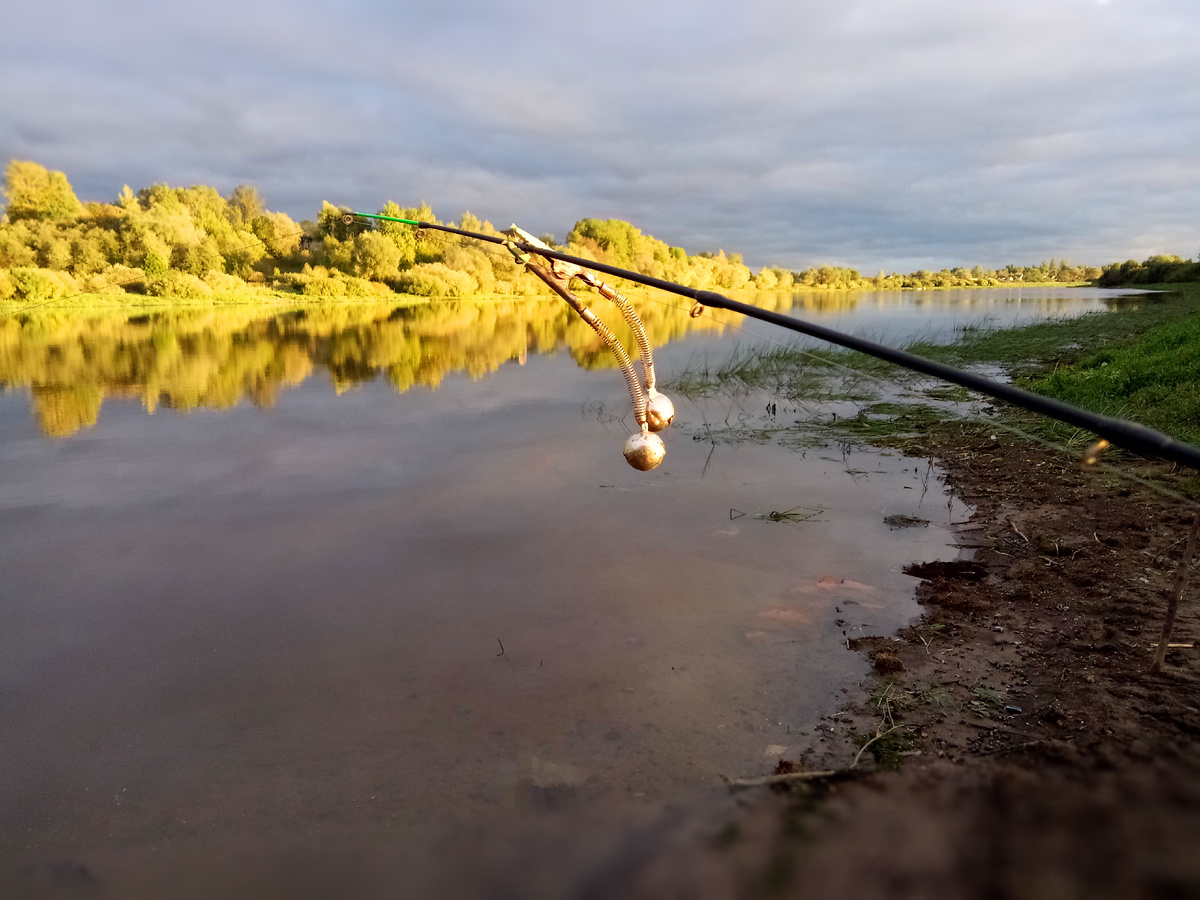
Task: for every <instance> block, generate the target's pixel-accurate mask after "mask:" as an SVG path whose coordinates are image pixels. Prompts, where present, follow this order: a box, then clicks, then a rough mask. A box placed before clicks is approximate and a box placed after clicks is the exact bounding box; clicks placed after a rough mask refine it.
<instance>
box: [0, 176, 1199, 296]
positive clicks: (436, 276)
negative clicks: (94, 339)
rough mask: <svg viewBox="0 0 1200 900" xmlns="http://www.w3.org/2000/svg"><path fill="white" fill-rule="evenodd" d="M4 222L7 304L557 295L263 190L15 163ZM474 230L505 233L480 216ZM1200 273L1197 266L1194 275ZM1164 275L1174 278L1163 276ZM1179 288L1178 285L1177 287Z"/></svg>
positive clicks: (626, 239)
mask: <svg viewBox="0 0 1200 900" xmlns="http://www.w3.org/2000/svg"><path fill="white" fill-rule="evenodd" d="M4 194H5V197H6V199H7V205H6V207H5V210H4V214H3V215H2V216H0V300H17V301H24V300H38V299H54V298H57V297H63V296H70V295H76V294H85V293H98V294H106V295H118V296H119V295H121V294H126V293H130V294H141V295H149V296H151V297H161V298H181V299H182V298H205V297H236V296H238V295H243V294H247V293H250V294H254V293H259V294H261V293H263V292H270V293H272V294H297V295H301V296H304V297H308V298H313V299H327V300H340V299H373V298H378V299H382V298H386V297H389V296H391V295H393V294H406V295H412V296H418V297H466V296H472V295H488V296H513V297H526V296H537V295H544V294H545V293H546V288H545V286H544V285H543V284H542V283H541V282H540V281H539V280H538V279H536V278H533V277H532V276H529V275H528V274H526V273H525V272H524V271H523V269H522V267H521V266H520V265H519V264H518V263H517V262H516V261H515V260H513V259H512V258H511V257H509V256H508V255H507V254H505V253H504V252H503V251H498V250H496V249H493V248H486V247H483V246H480V245H479V244H477V243H476V242H472V241H470V240H467V239H459V238H456V237H453V236H447V235H443V234H437V233H432V232H422V233H418V232H417V231H416V230H414V229H413V228H411V227H410V226H406V225H401V224H399V223H393V222H380V223H373V224H370V225H362V224H359V223H355V224H352V225H347V224H346V223H345V222H343V220H342V216H343V215H344V214H345V213H346V212H348V210H346V209H345V208H342V207H337V206H334V205H332V204H330V203H328V202H326V203H324V204H323V206H322V208H321V210H320V211H319V212H318V214H317V216H316V218H315V219H314V220H312V221H307V220H306V221H303V222H296V221H294V220H293V219H291V218H290V217H289V216H288V215H287V214H286V213H283V212H271V211H269V210H267V208H266V206H265V203H264V201H263V199H262V197H261V196H260V195H259V193H258V191H257V190H256V189H255V188H253V187H250V186H246V185H242V186H239V187H237V188H235V189H234V190H233V191H232V192H231V193H230V194H229V196H228V197H223V196H221V194H220V193H219V192H218V191H217V190H216V189H215V188H212V187H206V186H203V185H196V186H193V187H188V188H172V187H169V186H168V185H165V184H156V185H152V186H150V187H148V188H143V189H142V190H140V191H137V192H136V193H135V192H134V191H132V190H131V189H130V188H129V187H128V186H126V187H125V188H124V189H123V190H122V191H121V193H120V195H119V196H118V197H117V198H116V199H115V200H114V201H113V202H112V203H97V202H87V203H85V202H81V201H80V200H79V199H78V198H77V196H76V195H75V191H74V189H73V188H72V187H71V184H70V182H69V181H68V180H67V177H66V175H64V174H63V173H62V172H52V171H48V170H47V169H46V168H45V167H43V166H41V165H39V164H38V163H35V162H29V161H23V160H13V161H11V162H10V163H9V164H8V166H7V168H6V169H5V173H4ZM379 212H380V213H381V214H383V215H387V216H393V217H397V218H406V219H417V220H421V221H428V222H436V223H437V224H443V223H441V222H440V221H439V220H438V219H437V218H436V216H435V215H434V212H433V210H432V209H430V208H429V207H428V206H424V205H422V206H417V207H401V206H400V205H399V204H397V203H395V202H390V201H389V202H388V203H387V204H386V205H385V206H384V207H383V208H382V209H381V210H379ZM446 224H452V225H455V226H457V227H459V228H462V229H464V230H468V231H478V232H483V233H485V234H493V235H495V234H498V233H499V232H498V231H497V229H496V228H495V227H494V226H493V225H492V224H491V223H490V222H486V221H482V220H480V219H479V218H477V217H476V216H474V215H472V214H471V213H469V212H467V213H464V214H463V215H462V217H461V218H460V219H459V220H458V221H457V222H449V223H446ZM543 239H544V240H547V242H548V243H551V244H552V245H553V246H555V247H557V248H558V249H561V250H564V251H565V252H568V253H572V254H574V255H577V256H581V257H584V258H587V259H593V260H597V261H600V262H605V263H609V264H611V265H615V266H620V267H622V268H629V269H633V270H636V271H638V272H641V273H643V274H646V275H652V276H654V277H657V278H664V279H667V280H669V281H674V282H677V283H679V284H683V285H685V286H688V287H695V288H700V289H706V290H721V291H742V290H753V291H775V292H786V291H795V290H805V289H813V290H830V291H840V290H907V289H927V288H943V287H987V286H997V285H1012V284H1046V283H1080V282H1089V281H1090V282H1097V283H1099V284H1102V285H1117V284H1133V283H1145V282H1148V281H1154V280H1184V276H1186V277H1187V278H1189V279H1190V278H1196V277H1200V275H1198V273H1197V271H1196V265H1197V264H1190V263H1188V262H1187V261H1186V260H1181V259H1180V258H1179V257H1153V258H1152V259H1150V260H1147V262H1146V263H1144V264H1139V263H1134V262H1133V261H1132V260H1131V261H1130V262H1127V263H1122V264H1119V265H1118V264H1113V265H1112V266H1107V267H1105V268H1104V269H1103V270H1101V269H1097V268H1094V267H1087V266H1074V265H1071V264H1070V263H1068V262H1066V261H1058V260H1053V259H1052V260H1050V261H1048V262H1043V263H1041V264H1040V265H1036V266H1015V265H1009V266H1006V267H1004V268H1001V269H987V270H985V269H983V268H981V267H980V266H975V267H974V268H971V269H966V268H953V269H942V270H941V271H938V272H930V271H924V270H921V271H917V272H912V273H908V274H900V273H891V274H886V273H884V272H882V271H880V272H879V273H878V274H877V275H875V276H865V275H862V274H860V273H859V272H857V271H856V270H854V269H850V268H845V267H838V266H820V267H816V268H809V269H805V270H802V271H791V270H788V269H785V268H783V267H779V266H765V267H763V268H762V269H760V270H759V272H758V273H757V274H755V273H753V272H752V271H751V270H750V268H749V267H748V266H747V265H746V264H745V262H744V260H743V258H742V256H741V255H740V254H737V253H730V254H726V253H725V252H724V251H723V250H718V251H716V252H702V253H696V254H689V253H687V252H686V251H685V250H684V249H683V248H681V247H672V246H670V245H668V244H667V243H665V242H664V241H661V240H659V239H657V238H655V237H653V236H651V235H647V234H643V233H642V232H641V231H640V230H639V229H638V228H636V227H634V226H633V225H631V224H630V223H628V222H623V221H620V220H618V219H607V220H602V219H591V218H588V219H582V220H580V221H579V222H577V223H575V225H574V227H573V228H572V229H571V230H570V231H569V232H568V233H567V235H566V237H565V239H564V240H563V241H562V242H561V243H559V242H557V241H555V240H554V238H553V236H551V235H545V236H543ZM1189 266H1190V267H1191V268H1188V267H1189ZM1159 276H1162V277H1159ZM1168 276H1169V277H1168Z"/></svg>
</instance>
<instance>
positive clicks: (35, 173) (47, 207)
mask: <svg viewBox="0 0 1200 900" xmlns="http://www.w3.org/2000/svg"><path fill="white" fill-rule="evenodd" d="M4 194H5V196H6V197H7V198H8V218H9V221H11V222H16V221H18V220H20V219H37V220H39V221H55V220H60V219H70V218H73V217H74V216H77V215H79V212H80V210H81V207H80V204H79V199H78V198H77V197H76V196H75V191H74V190H72V188H71V183H70V182H69V181H67V176H66V175H64V174H63V173H62V172H50V171H47V169H46V167H45V166H40V165H38V164H37V163H35V162H29V161H27V160H20V159H14V160H12V161H11V162H10V163H9V164H8V168H6V169H5V170H4Z"/></svg>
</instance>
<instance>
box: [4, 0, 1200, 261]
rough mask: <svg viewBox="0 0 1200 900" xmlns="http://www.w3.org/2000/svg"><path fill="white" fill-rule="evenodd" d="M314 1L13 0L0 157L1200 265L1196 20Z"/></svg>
mask: <svg viewBox="0 0 1200 900" xmlns="http://www.w3.org/2000/svg"><path fill="white" fill-rule="evenodd" d="M333 10H334V8H333V7H329V6H327V5H320V4H314V3H311V2H308V0H298V2H292V3H286V4H285V3H282V2H264V0H246V2H240V3H236V4H235V3H231V2H229V0H215V2H213V3H209V4H205V5H203V6H195V5H193V6H172V5H169V4H168V5H164V4H157V3H155V4H152V3H149V2H142V0H139V2H125V3H123V4H121V5H117V6H114V5H113V4H103V5H99V6H98V5H96V4H85V3H83V2H82V0H48V2H43V3H41V4H39V5H36V6H35V5H32V4H23V5H20V6H19V7H18V8H17V9H15V10H13V11H11V13H10V14H7V21H6V30H5V36H4V37H0V79H3V81H2V83H4V84H6V85H9V90H8V91H7V92H5V93H3V94H0V155H3V156H6V157H21V158H33V159H38V160H40V161H42V162H44V163H46V164H47V165H51V166H53V167H55V168H61V169H63V170H65V171H66V172H67V173H68V175H69V176H70V177H71V179H72V181H73V183H74V184H75V185H76V187H77V188H78V189H79V190H80V193H86V194H88V195H89V196H95V197H96V198H98V199H104V198H109V197H112V196H114V195H115V194H116V192H117V191H118V190H119V189H120V186H121V185H122V184H124V183H130V184H132V185H133V186H134V187H141V186H144V185H145V184H148V183H151V182H153V181H168V182H171V183H191V182H194V181H202V182H207V183H212V184H214V185H216V186H217V187H218V188H220V189H222V190H228V189H230V188H232V187H233V186H234V185H235V184H238V183H242V182H252V183H255V184H257V185H258V186H259V188H260V189H261V190H262V191H263V193H264V194H265V195H266V197H267V199H268V202H269V203H271V204H272V205H273V206H276V207H280V208H284V209H286V210H287V211H288V212H290V213H291V214H292V215H293V216H295V217H297V218H303V217H311V216H312V215H313V214H314V213H315V211H316V210H317V209H318V208H319V205H320V201H321V200H323V199H329V200H331V201H333V202H338V203H346V204H348V205H352V206H357V207H360V208H363V207H365V208H377V207H378V205H380V204H381V203H382V202H383V201H384V200H385V199H389V198H390V199H395V200H398V201H401V202H406V203H407V202H416V201H417V200H426V201H428V202H430V203H431V204H433V205H434V207H435V209H436V210H437V211H438V212H439V214H440V215H442V216H444V217H445V216H457V215H458V213H459V212H461V211H462V210H463V209H467V208H470V209H471V210H472V211H473V212H475V213H477V214H478V215H481V216H485V217H488V218H491V219H493V220H494V221H496V222H497V223H500V224H507V223H508V222H509V221H512V220H517V221H521V222H523V223H529V225H530V227H532V228H533V229H534V230H548V231H553V232H555V233H559V234H561V233H562V232H564V231H565V230H566V229H568V228H569V227H570V225H571V224H572V223H573V222H574V220H575V219H577V218H579V217H582V216H584V215H597V216H617V217H621V218H626V219H629V220H631V221H633V222H635V224H637V225H638V226H639V227H641V228H642V229H643V230H644V231H647V232H650V233H653V234H655V235H657V236H659V237H662V238H663V239H665V240H669V241H670V242H671V243H676V244H684V245H685V246H688V247H689V248H690V249H706V248H716V247H724V248H725V249H727V250H741V251H742V252H744V253H745V255H746V257H747V259H748V260H749V261H750V262H752V263H754V264H756V265H757V264H766V263H782V264H785V265H790V266H794V267H801V266H805V265H810V264H817V263H821V262H826V261H829V262H839V263H847V264H853V265H856V266H858V267H859V268H862V269H869V270H872V271H874V270H876V269H878V268H880V267H883V268H888V269H891V268H905V267H907V266H910V265H912V264H914V263H915V262H916V261H920V264H921V265H925V266H929V265H949V264H960V263H966V264H971V263H975V262H980V263H983V264H997V263H1005V262H1010V261H1023V260H1032V259H1041V258H1043V257H1050V256H1063V255H1066V254H1067V252H1068V250H1069V252H1070V255H1071V256H1072V257H1073V258H1076V259H1078V260H1079V261H1081V262H1096V263H1099V262H1104V261H1108V260H1109V259H1113V258H1117V257H1122V258H1123V257H1125V256H1127V255H1135V256H1136V255H1139V254H1142V253H1149V252H1180V253H1184V254H1186V253H1189V252H1194V250H1195V248H1196V247H1198V246H1200V221H1198V219H1197V215H1196V212H1195V210H1196V209H1197V208H1198V207H1200V204H1198V203H1197V200H1198V199H1200V161H1197V158H1196V156H1195V153H1194V147H1196V146H1198V145H1200V92H1197V91H1196V90H1195V88H1194V85H1195V84H1198V83H1200V54H1196V52H1195V47H1196V46H1197V45H1198V44H1200V9H1198V8H1195V6H1194V4H1191V3H1190V2H1186V0H1146V2H1144V3H1140V4H1137V5H1136V6H1134V5H1131V4H1104V3H1100V2H1092V0H1003V2H1001V0H980V2H976V3H970V4H964V3H961V2H951V0H914V2H910V3H904V4H897V3H895V2H892V0H856V2H834V0H820V2H814V0H808V2H795V3H786V4H785V3H781V2H774V0H773V2H766V0H752V2H749V3H748V4H743V5H742V6H741V7H739V9H738V13H737V14H736V15H733V14H731V11H730V8H729V7H728V6H727V5H720V6H718V5H717V4H715V3H681V2H678V0H674V2H664V3H658V4H654V5H652V6H648V5H646V4H642V3H634V2H632V0H620V2H613V3H608V4H603V5H588V6H583V7H578V8H572V7H569V6H562V5H556V4H549V3H543V2H523V3H516V4H492V3H482V2H470V0H455V2H450V3H441V4H438V5H437V6H436V7H435V6H433V5H431V4H427V3H422V4H418V3H412V2H401V3H396V4H390V5H387V6H381V5H379V4H374V3H365V2H361V0H359V2H351V3H348V4H343V5H340V6H339V7H337V8H336V12H334V11H333ZM1155 241H1161V242H1165V243H1162V244H1158V243H1155ZM1172 242H1174V243H1172Z"/></svg>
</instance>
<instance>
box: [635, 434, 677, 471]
mask: <svg viewBox="0 0 1200 900" xmlns="http://www.w3.org/2000/svg"><path fill="white" fill-rule="evenodd" d="M666 455H667V447H666V445H665V444H664V443H663V440H662V438H660V437H659V436H658V435H657V434H651V433H650V432H649V431H639V432H638V433H637V434H631V435H630V436H629V440H627V441H626V442H625V461H626V462H628V463H629V464H630V465H631V466H633V467H634V468H635V469H640V470H641V471H643V472H647V471H649V470H650V469H653V468H654V467H655V466H657V465H658V464H659V463H660V462H662V461H663V457H664V456H666Z"/></svg>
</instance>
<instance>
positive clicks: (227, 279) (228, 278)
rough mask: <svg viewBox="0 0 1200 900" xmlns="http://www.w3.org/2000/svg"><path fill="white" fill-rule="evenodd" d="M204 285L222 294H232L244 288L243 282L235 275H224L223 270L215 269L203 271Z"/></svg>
mask: <svg viewBox="0 0 1200 900" xmlns="http://www.w3.org/2000/svg"><path fill="white" fill-rule="evenodd" d="M202 280H203V281H204V283H205V284H206V285H208V286H209V287H210V288H212V289H213V290H214V291H218V292H220V293H223V294H233V293H237V292H238V291H242V290H245V287H246V285H245V282H243V281H242V280H241V279H240V278H238V277H237V276H235V275H226V274H225V273H224V272H218V271H217V270H216V269H209V270H208V271H207V272H205V273H204V277H203V279H202Z"/></svg>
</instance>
